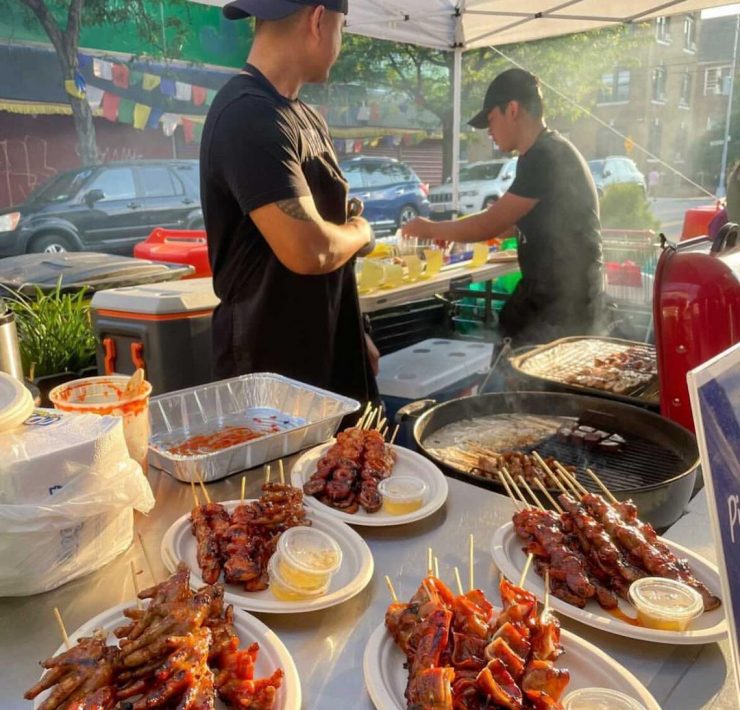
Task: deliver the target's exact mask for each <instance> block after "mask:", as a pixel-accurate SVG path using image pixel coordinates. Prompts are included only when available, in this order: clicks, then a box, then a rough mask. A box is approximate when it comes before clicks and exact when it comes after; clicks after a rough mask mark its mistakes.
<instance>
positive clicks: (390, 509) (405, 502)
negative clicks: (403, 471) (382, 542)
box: [378, 476, 428, 515]
mask: <svg viewBox="0 0 740 710" xmlns="http://www.w3.org/2000/svg"><path fill="white" fill-rule="evenodd" d="M427 488H428V486H427V484H426V482H425V481H423V480H422V479H421V478H416V476H391V477H390V478H384V479H383V480H382V481H380V483H378V493H380V495H382V496H383V510H384V511H385V512H386V513H388V514H389V515H406V514H407V513H413V512H414V511H415V510H418V509H419V508H421V506H422V505H424V496H425V495H426V492H427Z"/></svg>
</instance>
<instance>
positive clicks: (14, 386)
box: [0, 372, 33, 432]
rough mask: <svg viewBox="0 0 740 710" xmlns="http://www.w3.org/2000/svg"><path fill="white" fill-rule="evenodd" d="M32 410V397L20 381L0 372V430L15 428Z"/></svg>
mask: <svg viewBox="0 0 740 710" xmlns="http://www.w3.org/2000/svg"><path fill="white" fill-rule="evenodd" d="M32 411H33V397H32V396H31V393H30V392H29V391H28V389H26V387H25V385H24V384H23V383H22V382H19V381H18V380H16V379H15V377H11V376H10V375H8V374H6V373H4V372H0V432H4V431H8V430H10V429H15V427H17V426H19V425H20V424H22V423H23V422H24V421H25V420H26V419H28V417H30V416H31V412H32Z"/></svg>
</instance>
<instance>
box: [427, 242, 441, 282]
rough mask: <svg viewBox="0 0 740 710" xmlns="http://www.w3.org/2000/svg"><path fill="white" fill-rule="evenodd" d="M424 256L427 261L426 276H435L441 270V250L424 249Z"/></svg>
mask: <svg viewBox="0 0 740 710" xmlns="http://www.w3.org/2000/svg"><path fill="white" fill-rule="evenodd" d="M424 258H425V259H426V262H427V271H426V273H427V276H436V275H437V274H438V273H439V272H440V271H441V270H442V263H443V262H442V251H441V250H440V249H431V248H430V249H424Z"/></svg>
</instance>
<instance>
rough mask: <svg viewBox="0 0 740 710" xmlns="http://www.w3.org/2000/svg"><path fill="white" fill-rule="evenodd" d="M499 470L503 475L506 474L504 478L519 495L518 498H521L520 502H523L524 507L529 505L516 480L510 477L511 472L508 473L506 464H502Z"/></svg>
mask: <svg viewBox="0 0 740 710" xmlns="http://www.w3.org/2000/svg"><path fill="white" fill-rule="evenodd" d="M501 472H502V473H503V474H504V476H506V480H507V481H508V482H509V485H510V486H511V487H512V488H513V489H514V493H516V494H517V495H518V496H519V498H520V499H521V501H522V503H524V507H525V508H529V507H531V506H530V505H529V503H527V499H526V498H525V497H524V493H522V491H521V489H520V488H519V486H517V485H516V482H515V481H514V479H513V478H512V477H511V474H510V473H509V471H508V469H507V468H506V466H502V467H501Z"/></svg>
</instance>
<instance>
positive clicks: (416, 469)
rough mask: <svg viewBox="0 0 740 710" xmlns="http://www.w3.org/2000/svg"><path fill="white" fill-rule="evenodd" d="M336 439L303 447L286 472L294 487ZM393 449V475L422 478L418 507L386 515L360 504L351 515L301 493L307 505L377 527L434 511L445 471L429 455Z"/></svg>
mask: <svg viewBox="0 0 740 710" xmlns="http://www.w3.org/2000/svg"><path fill="white" fill-rule="evenodd" d="M335 443H336V441H335V440H334V439H332V440H331V441H329V442H327V443H326V444H322V445H321V446H316V447H314V448H313V449H309V450H308V451H306V453H305V454H303V456H301V457H300V458H299V459H298V461H296V462H295V464H294V465H293V470H292V471H291V474H290V481H291V483H292V484H293V485H294V486H296V487H298V488H303V484H304V483H305V482H306V481H308V479H309V478H311V475H312V474H313V473H314V471H316V464H317V462H318V460H319V459H320V458H321V457H322V456H323V455H324V454H325V453H326V452H327V451H328V450H329V449H330V448H331V447H332V446H333V445H334V444H335ZM393 452H394V453H395V455H396V463H395V465H394V466H393V475H398V476H415V477H416V478H421V479H422V480H423V481H425V482H426V484H427V486H428V488H427V492H426V500H425V501H424V505H422V506H421V508H419V509H418V510H415V511H413V512H412V513H406V514H405V515H389V514H388V513H384V512H383V509H382V508H381V509H380V510H379V511H378V512H377V513H366V512H365V511H364V510H362V508H360V510H358V511H357V512H356V513H355V514H354V515H353V514H351V513H345V512H343V511H341V510H337V509H336V508H332V507H331V506H328V505H324V504H323V503H322V502H321V501H319V500H318V498H314V496H305V497H304V499H303V500H304V501H305V503H306V506H307V507H308V508H312V509H313V510H317V511H320V512H321V513H323V514H324V515H330V516H331V517H332V518H336V519H337V520H342V521H343V522H345V523H349V524H350V525H366V526H373V527H380V526H386V525H404V524H406V523H413V522H415V521H417V520H422V519H423V518H426V517H427V516H429V515H431V514H432V513H434V512H435V511H437V510H439V509H440V508H441V507H442V506H443V505H444V502H445V501H446V500H447V479H446V478H445V475H444V474H443V473H442V471H440V470H439V469H438V468H437V467H436V466H435V465H434V464H433V463H432V462H431V461H430V460H429V459H425V458H424V457H423V456H421V455H420V454H417V453H416V452H415V451H411V450H410V449H406V448H404V447H403V446H394V447H393Z"/></svg>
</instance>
